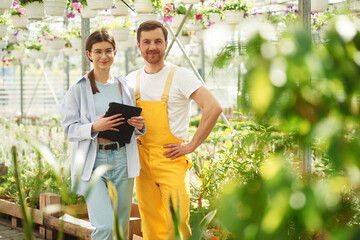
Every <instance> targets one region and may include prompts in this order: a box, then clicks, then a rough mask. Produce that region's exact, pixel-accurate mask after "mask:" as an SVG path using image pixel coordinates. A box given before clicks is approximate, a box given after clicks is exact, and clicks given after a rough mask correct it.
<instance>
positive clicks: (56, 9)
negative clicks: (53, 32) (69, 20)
mask: <svg viewBox="0 0 360 240" xmlns="http://www.w3.org/2000/svg"><path fill="white" fill-rule="evenodd" d="M66 4H67V0H44V7H45V13H46V15H49V16H60V17H62V16H64V13H65V9H66Z"/></svg>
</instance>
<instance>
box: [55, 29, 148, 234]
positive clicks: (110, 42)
mask: <svg viewBox="0 0 360 240" xmlns="http://www.w3.org/2000/svg"><path fill="white" fill-rule="evenodd" d="M85 47H86V55H87V57H88V59H89V60H90V61H91V62H93V65H94V69H93V70H91V71H90V72H89V73H88V74H86V75H85V76H83V77H82V78H81V79H80V80H79V81H77V82H76V83H75V84H74V85H73V86H71V88H70V89H69V90H68V92H67V93H66V95H65V97H64V99H63V101H62V104H61V109H62V117H63V128H64V132H65V135H66V137H67V139H68V140H69V141H71V142H73V144H72V154H71V180H72V189H73V191H75V192H77V193H78V194H81V195H84V196H85V200H86V203H87V207H88V213H89V218H90V222H91V224H92V225H93V226H94V227H96V229H95V230H94V232H93V233H92V239H101V240H105V239H112V238H113V224H114V223H113V221H114V218H113V215H114V214H113V208H112V205H111V201H110V197H109V191H108V188H107V181H108V180H110V181H111V182H112V183H113V184H114V186H115V187H116V189H117V193H118V206H117V211H118V216H119V221H120V224H121V226H122V228H123V232H124V237H125V238H127V232H128V231H127V229H128V220H129V215H130V206H131V200H132V192H133V184H134V178H135V177H136V176H138V175H139V171H140V164H139V156H138V149H137V144H136V137H135V134H137V135H142V134H143V133H144V131H145V130H144V129H145V127H144V118H143V117H141V116H139V117H132V118H131V119H129V120H128V121H127V122H128V123H129V124H130V125H132V126H134V127H135V134H134V133H133V135H132V137H131V141H130V143H128V144H127V143H121V142H112V141H111V140H108V139H104V138H99V137H97V136H98V133H99V132H102V131H107V130H114V131H119V130H118V129H117V128H115V127H116V126H118V125H120V124H123V123H124V118H122V117H121V114H117V115H113V116H111V117H105V116H104V113H105V112H106V110H107V108H108V104H109V102H118V103H123V104H127V105H132V106H135V97H134V91H133V89H131V88H130V87H129V86H128V85H127V83H126V79H125V77H123V76H119V77H115V76H112V75H111V73H110V69H111V66H112V64H113V62H114V57H115V55H116V45H115V41H114V38H113V36H112V35H111V34H110V33H108V32H107V31H96V32H93V33H92V34H91V35H90V36H89V37H88V39H87V40H86V46H85ZM119 134H121V132H120V133H119ZM100 166H102V167H100ZM105 166H109V167H110V168H109V169H108V168H106V167H105ZM95 170H96V171H95ZM94 173H96V174H94ZM97 178H98V179H97Z"/></svg>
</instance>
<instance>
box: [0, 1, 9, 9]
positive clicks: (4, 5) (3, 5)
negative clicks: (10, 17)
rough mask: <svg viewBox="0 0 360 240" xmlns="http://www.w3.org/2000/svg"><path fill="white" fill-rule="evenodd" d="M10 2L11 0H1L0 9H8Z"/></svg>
mask: <svg viewBox="0 0 360 240" xmlns="http://www.w3.org/2000/svg"><path fill="white" fill-rule="evenodd" d="M11 4H12V0H1V1H0V9H4V10H6V9H10V7H11Z"/></svg>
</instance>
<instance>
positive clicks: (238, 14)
mask: <svg viewBox="0 0 360 240" xmlns="http://www.w3.org/2000/svg"><path fill="white" fill-rule="evenodd" d="M224 17H225V22H226V23H227V24H238V23H240V22H241V20H242V19H243V18H244V12H243V11H238V10H225V11H224Z"/></svg>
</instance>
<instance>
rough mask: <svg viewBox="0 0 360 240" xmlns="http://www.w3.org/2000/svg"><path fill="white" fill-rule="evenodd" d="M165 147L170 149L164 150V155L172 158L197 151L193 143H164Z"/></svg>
mask: <svg viewBox="0 0 360 240" xmlns="http://www.w3.org/2000/svg"><path fill="white" fill-rule="evenodd" d="M164 148H169V150H167V151H166V152H164V155H165V156H166V157H167V158H171V159H172V160H174V159H175V158H178V157H181V156H184V155H186V154H189V153H192V152H193V151H195V147H194V146H193V145H192V144H191V143H173V144H167V145H164Z"/></svg>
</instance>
